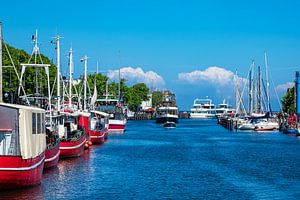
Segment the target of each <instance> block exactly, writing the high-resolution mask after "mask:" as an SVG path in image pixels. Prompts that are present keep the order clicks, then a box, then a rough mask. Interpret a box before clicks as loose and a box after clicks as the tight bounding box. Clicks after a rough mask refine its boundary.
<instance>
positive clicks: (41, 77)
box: [2, 43, 56, 95]
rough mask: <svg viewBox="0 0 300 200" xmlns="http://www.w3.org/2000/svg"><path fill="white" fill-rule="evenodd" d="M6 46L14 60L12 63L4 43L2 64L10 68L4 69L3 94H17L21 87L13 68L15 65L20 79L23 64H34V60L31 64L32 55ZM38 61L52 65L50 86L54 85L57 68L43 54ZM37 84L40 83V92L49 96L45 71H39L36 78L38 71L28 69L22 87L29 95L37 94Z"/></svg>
mask: <svg viewBox="0 0 300 200" xmlns="http://www.w3.org/2000/svg"><path fill="white" fill-rule="evenodd" d="M6 45H7V48H8V51H9V54H10V56H11V58H12V61H11V59H10V57H9V54H8V52H7V50H6V48H5V44H4V43H3V49H2V54H3V58H2V63H3V66H8V67H4V68H3V92H5V93H13V94H16V91H17V87H18V85H19V80H18V78H17V75H16V72H15V70H14V68H13V67H12V66H13V65H15V67H16V70H17V73H18V75H19V77H20V75H21V69H22V67H21V63H34V58H31V60H30V62H29V59H30V55H29V54H28V53H26V52H25V51H24V50H20V49H17V48H14V47H12V46H10V45H8V44H6ZM36 60H37V63H43V64H50V68H49V71H50V85H53V84H54V80H55V76H56V67H55V66H54V65H53V63H51V61H50V59H49V58H47V57H46V56H44V55H42V54H41V57H38V58H37V59H36ZM36 77H37V79H36ZM36 82H38V92H39V93H40V94H44V95H45V94H47V92H48V90H47V88H48V87H47V77H46V73H45V70H44V69H39V72H38V76H36V70H35V69H34V68H26V70H25V73H24V75H23V79H22V85H23V86H24V88H25V92H26V94H27V95H28V94H34V93H36V89H37V86H36ZM21 95H22V94H21Z"/></svg>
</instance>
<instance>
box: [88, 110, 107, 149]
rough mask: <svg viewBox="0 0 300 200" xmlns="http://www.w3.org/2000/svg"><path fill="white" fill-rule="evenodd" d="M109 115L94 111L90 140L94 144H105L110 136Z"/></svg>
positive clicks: (92, 112) (91, 120)
mask: <svg viewBox="0 0 300 200" xmlns="http://www.w3.org/2000/svg"><path fill="white" fill-rule="evenodd" d="M108 118H109V114H107V113H104V112H100V111H96V110H92V111H91V118H90V130H89V135H90V140H91V142H92V143H93V144H101V143H103V142H104V141H105V140H106V139H107V136H108V128H109V123H108V121H109V119H108Z"/></svg>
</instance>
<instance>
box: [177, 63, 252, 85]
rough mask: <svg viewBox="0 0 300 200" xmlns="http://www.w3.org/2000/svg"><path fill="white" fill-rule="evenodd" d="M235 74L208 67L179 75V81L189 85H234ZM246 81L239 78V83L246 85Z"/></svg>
mask: <svg viewBox="0 0 300 200" xmlns="http://www.w3.org/2000/svg"><path fill="white" fill-rule="evenodd" d="M234 76H235V74H234V73H233V72H232V71H229V70H226V69H224V68H221V67H216V66H213V67H208V68H207V69H205V70H203V71H201V70H195V71H192V72H188V73H179V74H178V79H179V81H182V82H186V83H190V84H193V85H197V84H203V83H208V84H214V85H218V86H226V85H234V84H235V82H234ZM246 82H247V80H246V79H244V78H240V77H239V83H240V84H241V83H246Z"/></svg>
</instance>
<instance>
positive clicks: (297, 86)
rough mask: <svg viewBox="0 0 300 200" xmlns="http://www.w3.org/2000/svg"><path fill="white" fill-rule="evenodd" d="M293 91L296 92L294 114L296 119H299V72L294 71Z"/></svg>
mask: <svg viewBox="0 0 300 200" xmlns="http://www.w3.org/2000/svg"><path fill="white" fill-rule="evenodd" d="M295 75H296V77H295V78H296V80H295V90H296V112H297V117H298V119H299V118H300V82H299V77H300V74H299V71H296V74H295Z"/></svg>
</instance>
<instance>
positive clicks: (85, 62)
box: [81, 56, 88, 111]
mask: <svg viewBox="0 0 300 200" xmlns="http://www.w3.org/2000/svg"><path fill="white" fill-rule="evenodd" d="M87 59H88V58H87V56H84V57H83V58H82V59H81V60H82V61H83V63H84V79H83V84H84V86H83V87H84V88H83V89H84V90H83V91H84V94H83V110H84V111H85V110H86V104H87V99H86V89H87V88H86V87H87V85H86V82H87V78H86V76H87V75H86V71H87Z"/></svg>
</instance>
